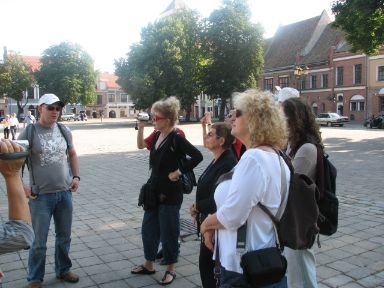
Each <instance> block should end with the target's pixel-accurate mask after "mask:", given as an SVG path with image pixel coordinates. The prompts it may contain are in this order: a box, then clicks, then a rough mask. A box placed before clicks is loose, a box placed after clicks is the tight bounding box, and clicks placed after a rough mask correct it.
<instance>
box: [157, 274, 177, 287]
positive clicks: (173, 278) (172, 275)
mask: <svg viewBox="0 0 384 288" xmlns="http://www.w3.org/2000/svg"><path fill="white" fill-rule="evenodd" d="M168 275H170V276H171V277H172V279H171V281H169V282H164V281H165V280H167V276H168ZM175 278H176V273H175V272H173V271H165V274H164V276H163V279H161V281H159V284H160V285H162V286H165V285H169V284H171V283H172V282H173V280H175Z"/></svg>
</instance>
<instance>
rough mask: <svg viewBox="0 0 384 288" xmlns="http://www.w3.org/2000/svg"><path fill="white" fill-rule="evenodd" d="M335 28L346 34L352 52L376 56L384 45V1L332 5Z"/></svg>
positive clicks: (350, 0) (345, 1)
mask: <svg viewBox="0 0 384 288" xmlns="http://www.w3.org/2000/svg"><path fill="white" fill-rule="evenodd" d="M332 12H333V14H335V21H334V22H333V26H334V27H336V28H340V29H342V30H343V31H344V32H345V33H346V39H347V41H348V43H349V44H351V45H352V49H351V51H352V52H364V53H366V54H368V55H371V54H376V53H377V52H378V48H379V47H380V46H382V45H384V0H339V1H334V2H333V4H332Z"/></svg>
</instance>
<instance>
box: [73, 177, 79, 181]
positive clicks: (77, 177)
mask: <svg viewBox="0 0 384 288" xmlns="http://www.w3.org/2000/svg"><path fill="white" fill-rule="evenodd" d="M73 179H77V180H79V181H80V176H73V177H72V180H73Z"/></svg>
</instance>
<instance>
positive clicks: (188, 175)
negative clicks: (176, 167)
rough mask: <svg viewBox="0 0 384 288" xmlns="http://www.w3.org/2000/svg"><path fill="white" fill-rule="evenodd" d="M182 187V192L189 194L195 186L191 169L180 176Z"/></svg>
mask: <svg viewBox="0 0 384 288" xmlns="http://www.w3.org/2000/svg"><path fill="white" fill-rule="evenodd" d="M180 181H181V185H182V189H183V193H184V194H191V192H192V190H193V186H196V178H195V173H194V172H193V170H190V171H188V172H185V173H183V174H182V175H181V177H180Z"/></svg>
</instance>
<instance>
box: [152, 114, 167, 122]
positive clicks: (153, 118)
mask: <svg viewBox="0 0 384 288" xmlns="http://www.w3.org/2000/svg"><path fill="white" fill-rule="evenodd" d="M165 119H167V118H165V117H160V116H157V115H155V116H153V117H152V121H159V120H165Z"/></svg>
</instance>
